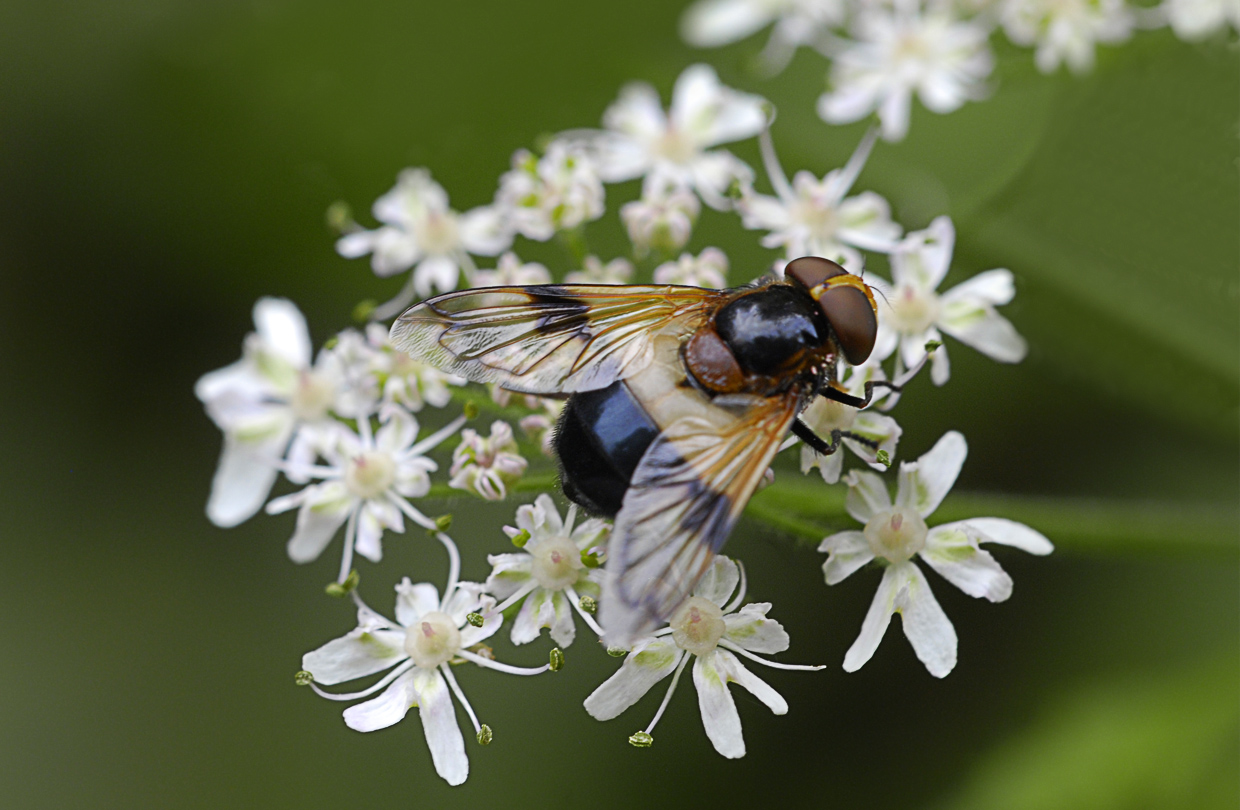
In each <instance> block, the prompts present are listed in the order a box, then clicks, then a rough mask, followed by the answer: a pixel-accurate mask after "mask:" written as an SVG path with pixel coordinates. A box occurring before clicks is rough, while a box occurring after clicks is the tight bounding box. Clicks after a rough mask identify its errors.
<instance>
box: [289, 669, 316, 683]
mask: <svg viewBox="0 0 1240 810" xmlns="http://www.w3.org/2000/svg"><path fill="white" fill-rule="evenodd" d="M293 683H295V684H297V685H298V686H309V685H310V684H312V683H314V676H313V675H311V674H310V673H309V672H307V671H306V670H304V669H303V670H300V671H298V673H297V674H296V675H294V676H293Z"/></svg>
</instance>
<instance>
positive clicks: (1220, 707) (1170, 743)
mask: <svg viewBox="0 0 1240 810" xmlns="http://www.w3.org/2000/svg"><path fill="white" fill-rule="evenodd" d="M1237 674H1240V673H1238V672H1237V666H1236V662H1235V660H1234V659H1233V658H1232V657H1230V656H1228V657H1226V658H1225V659H1222V660H1213V661H1205V662H1194V663H1193V664H1192V665H1191V666H1189V667H1186V668H1184V669H1181V670H1179V671H1177V672H1174V673H1173V674H1170V675H1167V674H1162V673H1160V674H1157V675H1154V674H1147V675H1145V676H1144V677H1138V678H1127V679H1124V680H1120V681H1112V682H1106V683H1101V684H1097V685H1093V686H1089V687H1086V688H1083V689H1080V690H1078V691H1076V692H1074V693H1070V694H1068V695H1066V696H1064V697H1060V698H1057V699H1055V700H1054V701H1053V702H1052V703H1051V705H1049V706H1048V707H1047V708H1046V710H1045V711H1044V713H1043V716H1042V717H1041V718H1040V719H1038V720H1037V721H1035V722H1034V724H1033V725H1032V726H1031V727H1030V728H1028V730H1026V731H1025V732H1024V733H1023V734H1020V735H1019V736H1017V737H1016V738H1014V739H1012V740H1010V741H1009V742H1007V743H1006V744H1004V745H1000V746H999V747H998V748H996V749H994V750H993V751H992V752H991V753H989V754H987V755H986V756H984V757H983V758H982V759H981V760H980V762H978V764H977V766H976V768H975V769H974V770H973V772H972V773H971V774H970V775H969V777H968V779H967V781H966V782H965V784H964V786H963V788H961V790H960V791H959V793H958V794H957V797H956V798H955V800H953V801H950V802H947V803H945V804H942V805H937V806H939V807H942V808H944V810H947V809H948V808H950V810H974V809H975V808H976V810H993V809H994V808H1003V810H1035V808H1036V809H1037V810H1041V809H1042V808H1055V810H1073V809H1074V808H1081V810H1127V809H1128V808H1134V810H1135V808H1160V810H1170V808H1194V810H1212V808H1220V810H1222V809H1223V808H1227V809H1228V810H1230V809H1231V808H1235V807H1236V806H1237V803H1238V802H1240V785H1238V784H1237V782H1236V779H1235V763H1236V746H1237V734H1240V713H1238V707H1237V705H1236V694H1235V685H1236V676H1237Z"/></svg>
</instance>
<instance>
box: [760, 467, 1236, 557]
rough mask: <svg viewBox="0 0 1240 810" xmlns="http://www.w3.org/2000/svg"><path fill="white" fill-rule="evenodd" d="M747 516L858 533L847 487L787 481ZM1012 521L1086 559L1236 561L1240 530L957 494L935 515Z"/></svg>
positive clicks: (1202, 510) (1199, 510) (817, 530)
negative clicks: (1131, 556)
mask: <svg viewBox="0 0 1240 810" xmlns="http://www.w3.org/2000/svg"><path fill="white" fill-rule="evenodd" d="M746 515H748V516H749V517H752V518H757V519H758V520H760V521H763V522H765V523H768V524H770V525H771V526H773V527H775V528H776V529H779V530H781V531H783V532H785V533H787V534H790V535H792V536H795V537H798V538H801V539H803V540H808V541H812V542H817V541H819V540H821V539H822V538H823V537H825V536H826V535H828V534H830V533H831V532H833V531H839V530H842V529H847V528H856V526H857V523H856V521H855V520H853V519H852V518H851V517H849V516H848V513H847V512H846V510H845V509H844V492H843V490H842V488H840V487H830V488H826V487H823V486H822V484H821V483H820V482H817V483H816V482H811V481H798V480H792V481H788V480H784V481H781V482H779V483H778V484H775V485H774V486H771V487H768V488H767V489H764V490H763V491H761V492H759V493H757V494H756V495H754V497H753V499H752V500H751V501H750V503H749V508H748V509H747V510H746ZM971 517H1004V518H1008V519H1010V520H1015V521H1018V522H1021V523H1025V524H1027V525H1028V526H1030V527H1032V528H1034V529H1037V530H1038V531H1040V532H1042V533H1043V534H1044V535H1046V536H1047V537H1048V538H1050V540H1051V542H1053V543H1054V544H1055V546H1056V547H1057V548H1058V549H1060V550H1061V551H1066V552H1070V553H1081V554H1119V553H1129V552H1138V553H1159V554H1166V553H1192V554H1222V555H1226V556H1235V555H1236V554H1237V552H1240V543H1238V542H1237V538H1238V537H1240V528H1238V519H1237V518H1238V515H1237V510H1236V509H1235V508H1234V507H1227V506H1224V505H1220V504H1202V503H1197V504H1192V503H1171V502H1161V503H1160V502H1152V501H1122V500H1107V499H1086V498H1062V497H1055V498H1052V497H1031V496H1015V495H986V494H982V493H964V492H961V493H955V494H953V495H949V496H948V497H947V499H946V500H944V501H943V503H942V504H941V505H940V506H939V508H938V509H936V510H935V511H934V514H933V515H932V516H931V522H932V523H934V524H940V523H949V522H952V521H956V520H965V519H968V518H971Z"/></svg>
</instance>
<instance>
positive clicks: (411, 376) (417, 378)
mask: <svg viewBox="0 0 1240 810" xmlns="http://www.w3.org/2000/svg"><path fill="white" fill-rule="evenodd" d="M366 340H367V342H368V343H369V344H370V346H371V347H372V349H373V350H374V351H373V352H372V354H371V361H370V370H371V373H372V374H373V375H374V378H375V380H376V381H378V382H379V383H381V384H382V386H383V403H384V404H386V403H389V402H393V403H396V404H397V405H400V406H401V407H403V408H405V409H406V410H409V411H412V412H413V413H417V412H418V411H420V410H422V408H423V407H425V406H426V405H430V406H431V407H432V408H442V407H444V406H445V405H447V404H448V403H449V402H451V401H452V391H451V390H450V389H449V388H448V386H449V385H464V384H465V378H463V377H457V376H455V375H453V374H445V373H443V372H442V371H440V370H439V369H437V368H435V367H433V366H428V365H427V364H426V363H422V362H419V361H417V360H414V359H413V358H412V357H410V356H409V355H407V354H405V353H404V352H402V351H401V350H399V349H397V348H394V347H393V346H392V343H391V340H390V330H389V329H388V327H387V326H385V325H383V324H381V323H370V324H367V326H366Z"/></svg>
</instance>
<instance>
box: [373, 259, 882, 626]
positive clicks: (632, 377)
mask: <svg viewBox="0 0 1240 810" xmlns="http://www.w3.org/2000/svg"><path fill="white" fill-rule="evenodd" d="M877 312H878V308H877V306H876V304H875V301H874V296H873V293H872V292H871V290H870V288H869V287H868V286H867V285H866V284H865V283H864V282H863V281H862V280H861V279H860V278H859V277H858V276H855V275H852V274H850V273H848V272H847V271H846V270H844V268H842V267H840V266H839V265H838V264H836V263H834V262H831V261H828V260H826V259H821V258H817V257H812V256H807V257H804V258H800V259H796V260H794V261H792V262H790V263H789V264H788V266H787V268H786V270H785V277H784V279H783V280H778V279H769V278H768V279H765V280H763V281H760V282H758V283H757V284H754V285H750V286H745V287H738V288H734V289H730V290H708V289H701V288H697V287H681V286H668V285H662V286H660V285H631V286H601V285H600V286H591V285H557V284H550V285H537V286H529V287H490V288H480V289H471V290H464V291H460V292H452V293H447V294H445V295H440V296H437V297H435V298H430V299H428V300H426V301H424V302H422V303H421V304H419V305H417V306H415V307H413V308H412V309H410V310H408V311H407V312H405V314H404V315H402V316H400V318H398V319H397V321H396V323H395V324H393V326H392V343H393V344H394V345H395V346H396V347H398V348H400V349H402V350H404V351H405V352H407V353H408V354H409V355H410V356H412V357H414V358H415V359H418V360H422V361H424V362H427V363H430V364H431V365H434V366H436V367H438V368H440V369H441V370H443V371H446V372H450V373H452V374H457V375H460V376H462V377H465V378H466V379H469V380H472V381H474V382H481V383H496V384H498V385H499V386H501V387H502V388H505V389H507V390H509V391H513V392H517V393H523V394H536V395H539V396H544V397H561V398H563V397H567V398H568V402H567V403H566V405H565V407H564V410H563V413H562V415H561V418H560V421H559V424H558V426H557V429H556V430H557V432H556V437H555V449H556V455H557V456H558V457H559V462H560V480H561V484H562V486H563V489H564V494H565V495H566V496H568V498H569V499H570V500H572V501H574V502H576V503H577V504H579V505H581V506H582V507H584V508H585V509H587V510H588V511H590V512H593V513H596V514H601V515H605V516H608V517H613V518H614V519H615V528H614V531H613V533H612V537H611V539H610V541H609V542H608V550H607V556H608V560H607V573H608V576H607V579H606V583H605V585H604V591H603V600H602V614H601V615H600V621H601V623H602V626H603V628H604V630H605V632H606V635H607V638H606V641H607V643H609V644H613V645H616V646H620V647H624V648H628V647H630V646H631V644H632V642H633V641H635V640H636V638H637V637H639V636H641V635H643V634H645V633H648V632H649V631H650V630H652V629H653V628H654V627H655V626H656V625H657V624H658V623H659V622H661V621H662V620H663V619H666V618H667V617H668V616H669V615H670V614H671V613H672V612H673V610H675V609H676V607H677V606H679V604H680V602H681V601H682V600H683V599H684V598H685V597H686V596H688V595H689V593H690V592H691V591H692V590H693V587H694V586H695V585H696V584H697V582H698V580H699V579H700V578H701V577H702V575H703V574H704V573H705V572H706V570H707V569H708V568H709V566H710V563H711V559H712V558H713V557H714V555H715V553H716V552H717V551H718V550H719V549H720V547H721V546H722V545H723V543H724V541H725V540H726V539H727V537H728V535H729V533H730V532H731V531H732V527H733V525H734V524H735V523H736V520H737V518H738V517H739V516H740V514H741V511H742V510H743V509H744V507H745V504H746V503H747V502H748V500H749V498H750V496H751V495H752V494H753V493H754V491H755V490H756V489H757V487H758V485H759V483H760V482H761V481H762V478H763V475H764V474H765V472H766V470H767V467H768V466H769V465H770V463H771V460H772V459H773V458H774V456H775V454H776V452H777V451H778V450H779V447H780V444H781V443H782V442H783V440H784V437H785V435H786V434H787V433H788V431H789V430H791V431H792V432H793V433H794V434H795V435H796V436H797V437H798V438H800V439H801V440H803V441H805V442H806V443H807V444H808V445H809V446H810V447H813V448H814V449H815V450H817V451H818V452H820V453H824V454H829V453H832V452H834V451H835V450H836V449H838V447H839V443H840V438H841V435H846V434H841V433H840V432H839V431H833V433H832V436H831V438H830V440H824V439H822V438H821V437H819V436H817V435H815V434H814V432H813V431H812V430H811V429H810V428H809V427H808V426H807V425H806V424H805V423H803V422H801V421H800V420H799V419H797V416H798V414H800V413H801V411H803V410H804V409H805V408H806V407H807V406H808V405H809V404H810V402H811V401H812V400H813V398H814V397H815V396H817V395H822V396H826V397H829V398H830V399H833V400H835V401H837V402H841V403H844V404H846V405H849V406H852V407H854V408H862V407H865V406H866V405H867V404H868V403H869V402H870V398H871V396H872V394H873V386H874V383H868V384H867V385H866V389H865V396H864V397H855V396H851V395H849V394H848V393H846V392H845V391H844V390H843V389H842V388H841V387H840V386H839V383H838V377H837V364H838V363H839V361H840V360H841V359H843V360H845V361H847V362H848V363H850V364H852V365H858V364H861V363H863V362H865V360H866V359H867V358H868V357H869V356H870V352H871V351H872V350H873V348H874V342H875V338H876V333H877V329H878V319H877ZM878 384H880V385H882V384H884V383H882V382H879V383H878ZM887 385H888V387H894V386H892V385H890V384H887ZM854 438H858V439H859V438H860V437H854ZM862 441H864V440H862Z"/></svg>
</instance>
